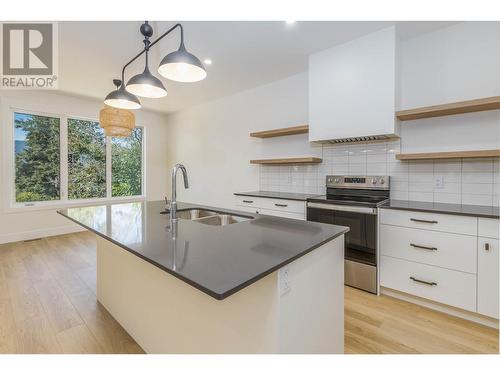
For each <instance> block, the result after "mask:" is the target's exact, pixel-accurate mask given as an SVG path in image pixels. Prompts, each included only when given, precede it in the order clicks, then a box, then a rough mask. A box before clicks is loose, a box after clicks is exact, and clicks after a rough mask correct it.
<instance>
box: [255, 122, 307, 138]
mask: <svg viewBox="0 0 500 375" xmlns="http://www.w3.org/2000/svg"><path fill="white" fill-rule="evenodd" d="M307 133H309V125H298V126H292V127H289V128H281V129H273V130H264V131H260V132H254V133H250V137H256V138H272V137H282V136H285V135H295V134H307Z"/></svg>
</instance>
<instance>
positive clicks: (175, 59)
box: [158, 41, 207, 82]
mask: <svg viewBox="0 0 500 375" xmlns="http://www.w3.org/2000/svg"><path fill="white" fill-rule="evenodd" d="M158 73H160V74H161V75H162V76H163V77H165V78H167V79H170V80H172V81H177V82H197V81H201V80H202V79H204V78H205V77H206V76H207V72H206V70H205V67H204V66H203V64H202V63H201V61H200V59H198V58H197V57H196V56H195V55H193V54H192V53H189V52H188V51H187V50H186V47H184V41H181V45H180V47H179V49H178V50H177V51H174V52H171V53H169V54H168V55H167V56H165V57H164V58H163V60H162V61H161V63H160V66H159V68H158Z"/></svg>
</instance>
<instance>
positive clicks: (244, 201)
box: [243, 199, 253, 203]
mask: <svg viewBox="0 0 500 375" xmlns="http://www.w3.org/2000/svg"><path fill="white" fill-rule="evenodd" d="M243 203H253V201H246V200H244V199H243Z"/></svg>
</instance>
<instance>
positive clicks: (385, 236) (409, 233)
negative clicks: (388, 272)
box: [380, 224, 477, 273]
mask: <svg viewBox="0 0 500 375" xmlns="http://www.w3.org/2000/svg"><path fill="white" fill-rule="evenodd" d="M380 254H382V255H388V256H391V257H395V258H401V259H406V260H410V261H414V262H419V263H425V264H430V265H434V266H439V267H444V268H450V269H454V270H458V271H463V272H469V273H476V269H477V267H476V266H477V241H476V237H474V236H466V235H463V234H455V233H444V232H434V231H430V230H423V229H414V228H405V227H397V226H392V225H387V224H381V225H380Z"/></svg>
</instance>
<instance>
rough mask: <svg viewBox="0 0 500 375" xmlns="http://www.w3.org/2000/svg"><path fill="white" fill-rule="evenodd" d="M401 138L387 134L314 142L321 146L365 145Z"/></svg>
mask: <svg viewBox="0 0 500 375" xmlns="http://www.w3.org/2000/svg"><path fill="white" fill-rule="evenodd" d="M396 138H399V136H397V135H395V134H386V135H368V136H364V137H351V138H337V139H326V140H320V141H312V142H315V143H320V144H337V143H363V142H376V141H385V140H392V139H396Z"/></svg>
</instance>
